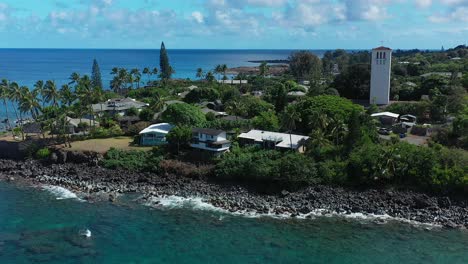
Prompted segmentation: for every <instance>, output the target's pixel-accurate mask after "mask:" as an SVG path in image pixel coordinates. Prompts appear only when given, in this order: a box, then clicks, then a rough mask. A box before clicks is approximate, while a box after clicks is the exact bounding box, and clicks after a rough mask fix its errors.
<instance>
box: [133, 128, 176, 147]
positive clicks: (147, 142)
mask: <svg viewBox="0 0 468 264" xmlns="http://www.w3.org/2000/svg"><path fill="white" fill-rule="evenodd" d="M173 128H174V126H173V125H171V124H168V123H160V124H155V125H151V126H149V127H147V128H145V129H143V130H142V131H141V132H140V145H141V146H160V145H164V144H167V140H166V135H167V134H169V132H170V131H171V130H172V129H173Z"/></svg>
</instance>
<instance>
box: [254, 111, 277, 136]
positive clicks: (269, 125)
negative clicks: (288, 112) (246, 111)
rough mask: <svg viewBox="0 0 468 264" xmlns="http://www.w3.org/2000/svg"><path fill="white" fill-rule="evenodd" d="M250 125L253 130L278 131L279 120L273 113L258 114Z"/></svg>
mask: <svg viewBox="0 0 468 264" xmlns="http://www.w3.org/2000/svg"><path fill="white" fill-rule="evenodd" d="M252 123H253V126H254V127H255V128H257V129H260V130H267V131H278V130H279V120H278V117H277V116H276V115H275V113H274V112H273V111H270V112H262V113H260V115H258V116H256V117H255V118H254V119H253V120H252Z"/></svg>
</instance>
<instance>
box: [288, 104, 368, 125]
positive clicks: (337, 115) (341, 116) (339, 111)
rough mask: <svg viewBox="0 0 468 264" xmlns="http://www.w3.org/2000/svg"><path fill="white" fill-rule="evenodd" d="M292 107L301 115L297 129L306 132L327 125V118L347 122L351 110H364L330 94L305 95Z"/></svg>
mask: <svg viewBox="0 0 468 264" xmlns="http://www.w3.org/2000/svg"><path fill="white" fill-rule="evenodd" d="M292 107H294V108H295V109H296V111H297V112H299V113H300V115H301V118H300V122H298V123H297V125H298V128H299V130H301V131H302V132H303V133H306V134H308V133H310V132H311V131H313V130H314V129H316V128H317V127H319V128H321V129H323V128H326V127H327V126H328V125H325V123H329V120H336V121H343V122H344V123H348V120H349V118H350V116H351V113H352V111H353V110H357V111H363V110H364V109H363V108H362V107H361V106H359V105H357V104H353V103H352V102H351V101H349V100H347V99H345V98H341V97H337V96H332V95H319V96H314V97H306V98H304V99H302V100H301V101H299V102H298V103H297V104H294V105H293V106H292Z"/></svg>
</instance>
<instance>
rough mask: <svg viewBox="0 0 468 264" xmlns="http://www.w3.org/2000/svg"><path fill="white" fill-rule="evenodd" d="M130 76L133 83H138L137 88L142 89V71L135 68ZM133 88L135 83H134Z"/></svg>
mask: <svg viewBox="0 0 468 264" xmlns="http://www.w3.org/2000/svg"><path fill="white" fill-rule="evenodd" d="M130 75H131V76H132V79H133V82H135V83H136V87H137V88H138V89H139V88H140V81H141V73H140V70H139V69H137V68H133V69H132V70H131V71H130ZM132 86H133V83H132Z"/></svg>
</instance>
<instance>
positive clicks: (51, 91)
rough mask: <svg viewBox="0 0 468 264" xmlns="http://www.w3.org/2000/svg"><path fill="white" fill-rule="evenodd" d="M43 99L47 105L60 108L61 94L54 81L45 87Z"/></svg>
mask: <svg viewBox="0 0 468 264" xmlns="http://www.w3.org/2000/svg"><path fill="white" fill-rule="evenodd" d="M42 98H44V101H45V102H46V103H52V106H58V101H59V99H60V94H59V90H58V89H57V85H55V82H54V81H51V80H48V81H47V82H46V84H45V85H44V89H43V93H42Z"/></svg>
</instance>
